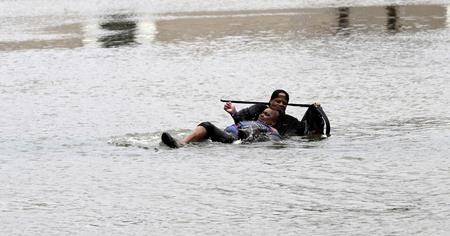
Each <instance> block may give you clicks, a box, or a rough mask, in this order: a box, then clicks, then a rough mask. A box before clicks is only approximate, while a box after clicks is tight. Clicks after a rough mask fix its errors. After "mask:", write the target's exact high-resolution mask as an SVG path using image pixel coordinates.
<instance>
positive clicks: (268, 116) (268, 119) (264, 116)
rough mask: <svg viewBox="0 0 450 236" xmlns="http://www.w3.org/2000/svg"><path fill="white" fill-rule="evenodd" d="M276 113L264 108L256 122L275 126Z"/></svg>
mask: <svg viewBox="0 0 450 236" xmlns="http://www.w3.org/2000/svg"><path fill="white" fill-rule="evenodd" d="M278 115H279V113H278V111H276V110H273V109H270V108H266V109H265V110H264V111H263V112H262V113H261V114H260V115H259V117H258V120H259V121H261V122H264V123H266V124H267V125H275V124H276V123H277V119H278Z"/></svg>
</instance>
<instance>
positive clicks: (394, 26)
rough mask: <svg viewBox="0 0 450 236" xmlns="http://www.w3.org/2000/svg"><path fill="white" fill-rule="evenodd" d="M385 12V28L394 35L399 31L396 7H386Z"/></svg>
mask: <svg viewBox="0 0 450 236" xmlns="http://www.w3.org/2000/svg"><path fill="white" fill-rule="evenodd" d="M386 11H387V23H386V28H387V29H388V30H389V31H390V32H393V33H396V32H398V31H399V28H400V27H399V24H398V16H397V7H396V6H388V7H386Z"/></svg>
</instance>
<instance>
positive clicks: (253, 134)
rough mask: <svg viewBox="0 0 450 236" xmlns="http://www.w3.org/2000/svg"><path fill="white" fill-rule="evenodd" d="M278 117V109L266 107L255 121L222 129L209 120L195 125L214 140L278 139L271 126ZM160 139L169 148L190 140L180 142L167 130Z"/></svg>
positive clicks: (251, 140) (255, 140)
mask: <svg viewBox="0 0 450 236" xmlns="http://www.w3.org/2000/svg"><path fill="white" fill-rule="evenodd" d="M279 117H280V112H279V111H277V110H274V109H272V108H270V107H268V108H266V109H265V110H264V111H263V112H262V113H261V114H260V115H259V116H258V119H257V120H256V121H251V120H249V121H238V122H237V123H235V124H233V125H230V126H228V127H226V128H225V129H224V130H221V129H219V128H217V127H216V126H215V125H213V124H212V123H210V122H202V123H200V124H199V125H198V126H197V127H202V128H200V129H205V130H206V133H207V134H208V138H209V139H211V141H214V142H221V143H233V142H234V141H237V140H242V141H243V142H264V141H270V140H272V141H280V140H281V136H280V134H279V133H278V131H277V130H276V129H275V128H274V127H273V125H275V124H276V123H277V120H278V118H279ZM194 133H195V131H194ZM161 140H162V142H163V143H164V144H166V145H167V146H169V147H171V148H179V147H181V146H183V145H186V144H187V143H189V142H192V139H189V138H187V139H186V138H185V139H184V140H183V141H181V142H180V141H178V140H176V139H175V138H173V137H172V136H171V135H170V134H169V133H167V132H164V133H163V134H162V136H161Z"/></svg>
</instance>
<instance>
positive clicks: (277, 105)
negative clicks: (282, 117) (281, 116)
mask: <svg viewBox="0 0 450 236" xmlns="http://www.w3.org/2000/svg"><path fill="white" fill-rule="evenodd" d="M287 104H288V102H287V99H286V95H285V94H284V93H280V94H279V95H278V97H277V98H275V99H272V100H271V101H270V104H269V105H270V108H272V109H274V110H277V111H282V112H284V111H286V106H287Z"/></svg>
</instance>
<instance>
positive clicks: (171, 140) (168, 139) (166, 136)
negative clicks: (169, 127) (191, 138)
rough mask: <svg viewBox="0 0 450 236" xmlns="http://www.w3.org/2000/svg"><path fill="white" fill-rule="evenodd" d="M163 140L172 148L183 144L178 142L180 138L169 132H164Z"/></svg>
mask: <svg viewBox="0 0 450 236" xmlns="http://www.w3.org/2000/svg"><path fill="white" fill-rule="evenodd" d="M161 140H162V142H163V143H164V144H165V145H167V146H169V147H170V148H179V147H181V144H180V143H179V142H178V140H176V139H175V138H173V137H172V136H171V135H170V134H169V133H167V132H164V133H162V135H161Z"/></svg>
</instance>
